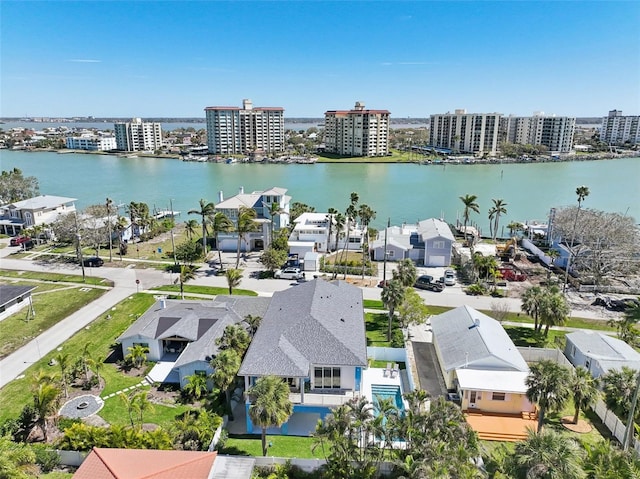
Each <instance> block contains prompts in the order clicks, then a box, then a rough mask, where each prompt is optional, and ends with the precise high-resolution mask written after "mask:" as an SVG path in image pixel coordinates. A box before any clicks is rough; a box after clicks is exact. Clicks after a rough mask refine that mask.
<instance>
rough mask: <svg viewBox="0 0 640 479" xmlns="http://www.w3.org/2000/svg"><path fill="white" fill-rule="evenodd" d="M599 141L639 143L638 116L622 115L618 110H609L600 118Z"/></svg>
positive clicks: (639, 120) (639, 124)
mask: <svg viewBox="0 0 640 479" xmlns="http://www.w3.org/2000/svg"><path fill="white" fill-rule="evenodd" d="M600 141H604V142H605V143H609V144H610V145H624V144H625V143H632V144H636V145H637V144H639V143H640V116H637V115H636V116H622V112H621V111H620V110H611V111H610V112H609V116H605V117H603V118H602V128H601V129H600Z"/></svg>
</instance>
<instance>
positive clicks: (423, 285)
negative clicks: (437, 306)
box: [413, 274, 444, 293]
mask: <svg viewBox="0 0 640 479" xmlns="http://www.w3.org/2000/svg"><path fill="white" fill-rule="evenodd" d="M413 287H414V288H419V289H426V290H428V291H435V292H436V293H439V292H441V291H442V290H443V289H444V286H443V285H442V283H438V282H434V281H433V276H429V275H428V274H423V275H422V276H419V277H418V279H416V283H415V284H414V285H413Z"/></svg>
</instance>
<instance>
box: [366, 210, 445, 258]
mask: <svg viewBox="0 0 640 479" xmlns="http://www.w3.org/2000/svg"><path fill="white" fill-rule="evenodd" d="M385 234H386V237H387V241H386V244H387V247H386V253H387V259H388V260H391V261H399V260H401V259H407V258H408V259H411V260H413V261H415V262H416V263H418V264H423V265H424V266H449V265H451V249H452V246H453V243H454V242H455V237H454V236H453V233H451V229H450V228H449V225H448V224H447V223H445V222H444V221H442V220H439V219H436V218H430V219H426V220H422V221H420V222H418V223H415V224H403V225H402V226H391V227H389V228H387V229H386V233H385V230H382V231H381V232H379V233H378V238H377V239H376V240H375V241H374V242H373V243H372V245H371V249H372V252H373V259H374V260H376V261H382V260H384V255H385V239H384V238H385Z"/></svg>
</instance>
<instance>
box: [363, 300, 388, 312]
mask: <svg viewBox="0 0 640 479" xmlns="http://www.w3.org/2000/svg"><path fill="white" fill-rule="evenodd" d="M362 306H363V307H364V308H365V309H381V310H386V309H387V308H385V307H384V304H382V301H380V300H379V299H365V300H363V301H362Z"/></svg>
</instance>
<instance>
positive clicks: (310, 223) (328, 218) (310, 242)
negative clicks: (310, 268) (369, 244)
mask: <svg viewBox="0 0 640 479" xmlns="http://www.w3.org/2000/svg"><path fill="white" fill-rule="evenodd" d="M293 222H294V224H295V226H294V228H293V230H292V231H291V235H290V236H289V253H291V254H298V255H299V256H304V255H305V253H308V252H319V253H327V252H330V251H335V250H339V249H342V248H344V246H345V244H346V241H347V229H346V225H345V226H344V227H343V228H342V230H341V231H337V230H336V222H335V219H334V218H333V215H330V214H329V213H302V214H301V215H300V216H298V217H297V218H296V219H295V220H294V221H293ZM329 233H331V238H329ZM336 233H337V235H336ZM336 236H337V241H336ZM362 241H363V231H362V228H360V227H359V226H358V225H357V224H352V225H350V231H349V244H348V247H347V249H349V250H354V251H361V250H362Z"/></svg>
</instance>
